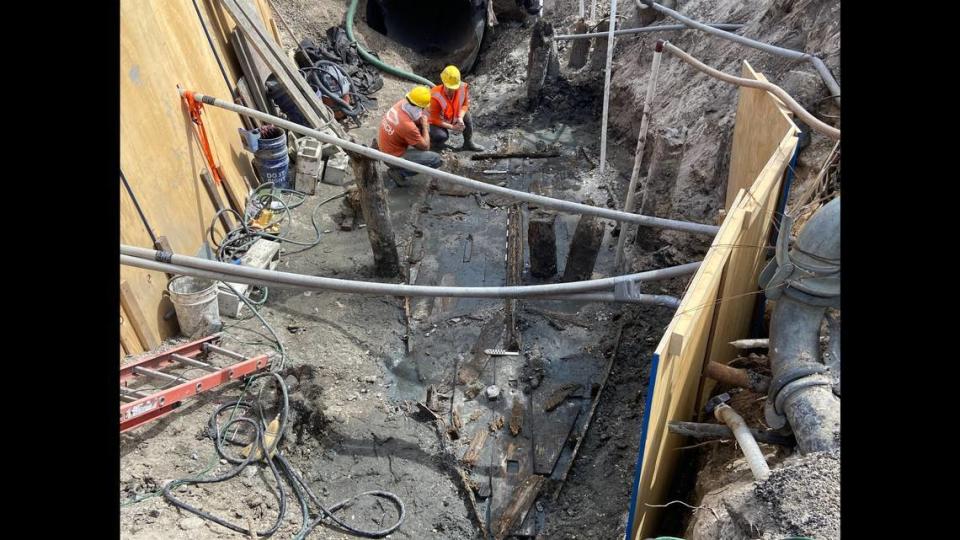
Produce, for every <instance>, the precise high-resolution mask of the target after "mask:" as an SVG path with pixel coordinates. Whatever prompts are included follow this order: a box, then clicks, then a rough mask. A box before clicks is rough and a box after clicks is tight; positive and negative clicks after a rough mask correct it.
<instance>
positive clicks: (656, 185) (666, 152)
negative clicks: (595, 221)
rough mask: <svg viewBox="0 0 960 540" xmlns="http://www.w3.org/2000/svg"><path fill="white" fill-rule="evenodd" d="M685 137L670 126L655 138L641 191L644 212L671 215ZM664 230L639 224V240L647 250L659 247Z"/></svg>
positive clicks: (641, 210)
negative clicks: (648, 167)
mask: <svg viewBox="0 0 960 540" xmlns="http://www.w3.org/2000/svg"><path fill="white" fill-rule="evenodd" d="M685 140H686V139H685V135H684V134H683V133H682V132H681V131H680V130H677V129H673V128H667V129H664V130H663V131H662V132H661V133H660V136H659V137H657V138H656V140H655V141H654V143H653V153H652V154H651V156H650V169H649V170H648V171H647V178H646V179H645V180H644V182H643V189H642V190H641V192H640V208H639V212H640V213H641V214H644V215H648V216H660V217H669V216H670V215H671V212H672V210H673V197H674V190H675V189H676V185H677V179H678V178H679V175H680V162H681V160H682V159H683V150H684V143H685ZM661 232H662V231H660V230H659V229H653V228H650V227H639V230H638V231H637V237H636V240H635V242H636V244H637V245H639V246H640V247H641V248H643V249H646V250H655V249H658V248H660V247H661V245H660V244H661V243H660V240H659V239H660V233H661ZM620 234H621V236H622V235H623V233H620Z"/></svg>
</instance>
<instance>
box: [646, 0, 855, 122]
mask: <svg viewBox="0 0 960 540" xmlns="http://www.w3.org/2000/svg"><path fill="white" fill-rule="evenodd" d="M634 1H635V2H636V3H637V7H638V8H639V7H640V6H641V5H644V6H646V7H651V8H653V9H655V10H657V11H659V12H660V13H663V14H664V15H667V16H669V17H671V18H673V19H676V20H678V21H680V22H682V23H683V24H685V25H687V26H689V27H691V28H696V29H697V30H701V31H703V32H706V33H708V34H712V35H714V36H717V37H722V38H724V39H728V40H730V41H734V42H736V43H739V44H741V45H746V46H747V47H751V48H754V49H758V50H761V51H764V52H768V53H771V54H776V55H780V56H785V57H787V58H791V59H793V60H807V61H809V62H810V63H811V64H813V68H814V69H816V70H817V74H819V75H820V78H821V79H823V83H824V84H825V85H827V88H828V89H829V90H830V94H831V95H832V96H833V99H834V101H836V102H837V105H840V85H839V84H838V83H837V80H836V79H834V78H833V74H832V73H830V70H829V69H827V65H826V64H824V63H823V60H821V59H819V58H817V57H816V56H814V55H812V54H809V53H805V52H803V51H794V50H792V49H784V48H783V47H777V46H776V45H770V44H769V43H763V42H761V41H756V40H753V39H750V38H747V37H743V36H740V35H737V34H733V33H730V32H725V31H723V30H720V29H719V28H715V27H712V26H708V25H706V24H703V23H702V22H700V21H695V20H693V19H691V18H689V17H685V16H683V15H681V14H680V13H678V12H676V11H674V10H672V9H670V8H668V7H665V6H661V5H660V4H658V3H656V2H653V1H652V0H634Z"/></svg>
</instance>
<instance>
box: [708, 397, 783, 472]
mask: <svg viewBox="0 0 960 540" xmlns="http://www.w3.org/2000/svg"><path fill="white" fill-rule="evenodd" d="M713 414H714V415H715V416H716V417H717V420H719V421H721V422H723V423H724V424H726V425H727V426H729V427H730V429H731V430H732V431H733V436H734V437H736V439H737V444H738V445H739V446H740V450H742V451H743V457H745V458H746V459H747V465H749V466H750V472H752V473H753V477H754V478H755V479H756V480H766V479H767V478H768V477H769V476H770V466H769V465H767V460H766V459H764V458H763V452H761V451H760V446H759V445H758V444H757V440H756V439H754V438H753V433H750V428H749V427H747V423H746V422H745V421H744V420H743V417H742V416H740V415H739V414H737V411H735V410H733V407H731V406H729V405H727V404H726V403H722V404H720V405H718V406H717V408H716V409H714V411H713Z"/></svg>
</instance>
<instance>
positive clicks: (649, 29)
mask: <svg viewBox="0 0 960 540" xmlns="http://www.w3.org/2000/svg"><path fill="white" fill-rule="evenodd" d="M707 26H711V27H713V28H719V29H721V30H739V29H740V28H743V27H744V26H745V25H743V24H733V23H716V24H708V25H707ZM690 29H691V28H690V27H689V26H687V25H685V24H661V25H659V26H641V27H640V28H622V29H620V30H614V31H613V35H615V36H622V35H624V34H644V33H647V32H666V31H671V30H690ZM607 34H608V32H590V33H588V34H559V35H556V36H553V39H565V40H574V39H592V38H602V39H606V37H607Z"/></svg>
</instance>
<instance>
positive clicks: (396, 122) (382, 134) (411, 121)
mask: <svg viewBox="0 0 960 540" xmlns="http://www.w3.org/2000/svg"><path fill="white" fill-rule="evenodd" d="M429 106H430V89H429V88H427V87H426V86H417V87H415V88H413V89H412V90H410V91H409V92H407V95H406V96H404V98H403V99H401V100H400V101H397V102H396V103H394V104H393V107H391V108H390V109H388V110H387V112H386V114H384V115H383V119H382V120H381V121H380V129H379V130H378V132H377V138H376V139H375V140H374V143H375V144H374V146H375V147H376V148H378V149H379V150H380V151H382V152H384V153H386V154H390V155H391V156H396V157H400V158H403V159H406V160H408V161H412V162H414V163H419V164H420V165H426V166H427V167H432V168H434V169H439V168H440V166H441V165H443V158H441V157H440V154H438V153H436V152H431V151H430V124H429V123H428V121H427V111H426V109H427V107H429ZM415 174H417V173H415V172H413V171H411V170H408V169H404V168H401V167H397V166H395V165H389V166H388V167H387V176H389V177H390V179H391V180H393V181H394V182H396V184H397V185H398V186H406V185H408V181H407V179H408V178H409V177H411V176H414V175H415Z"/></svg>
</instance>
